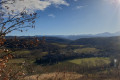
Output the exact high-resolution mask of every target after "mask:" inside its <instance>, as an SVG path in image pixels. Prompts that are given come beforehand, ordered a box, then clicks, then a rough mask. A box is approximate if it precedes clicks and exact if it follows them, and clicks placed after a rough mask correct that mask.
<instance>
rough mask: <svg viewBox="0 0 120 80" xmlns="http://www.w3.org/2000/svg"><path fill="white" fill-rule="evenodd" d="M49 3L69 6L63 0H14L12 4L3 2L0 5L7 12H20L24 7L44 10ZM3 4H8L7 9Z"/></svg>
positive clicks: (31, 9)
mask: <svg viewBox="0 0 120 80" xmlns="http://www.w3.org/2000/svg"><path fill="white" fill-rule="evenodd" d="M2 1H4V0H2ZM11 1H12V0H11ZM50 5H56V6H59V5H66V6H69V3H67V2H66V1H65V0H24V1H20V0H16V1H15V3H14V4H3V5H2V6H3V8H4V9H5V10H6V11H8V12H9V11H11V10H14V11H15V12H21V11H23V9H24V8H26V10H27V11H28V12H34V11H36V10H45V9H46V8H47V7H49V6H50ZM5 6H8V7H9V9H6V8H5Z"/></svg>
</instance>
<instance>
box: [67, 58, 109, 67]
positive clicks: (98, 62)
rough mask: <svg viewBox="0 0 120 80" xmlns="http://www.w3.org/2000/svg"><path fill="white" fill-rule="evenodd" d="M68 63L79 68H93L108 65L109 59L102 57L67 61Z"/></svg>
mask: <svg viewBox="0 0 120 80" xmlns="http://www.w3.org/2000/svg"><path fill="white" fill-rule="evenodd" d="M68 62H71V63H74V64H78V65H81V66H88V67H94V66H102V65H108V64H110V59H109V58H103V57H100V58H99V57H96V58H83V59H74V60H69V61H68Z"/></svg>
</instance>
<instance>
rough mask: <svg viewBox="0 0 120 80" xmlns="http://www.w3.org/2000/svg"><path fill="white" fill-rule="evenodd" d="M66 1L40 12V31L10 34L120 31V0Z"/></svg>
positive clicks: (67, 33)
mask: <svg viewBox="0 0 120 80" xmlns="http://www.w3.org/2000/svg"><path fill="white" fill-rule="evenodd" d="M112 1H114V0H66V2H67V3H68V4H69V5H67V6H66V5H50V6H48V7H47V8H45V9H44V10H37V12H38V13H39V14H38V15H39V16H40V17H39V18H37V19H36V28H35V29H29V30H28V31H27V32H22V33H21V32H17V31H14V32H12V33H11V34H9V35H26V36H29V35H79V34H97V33H103V32H111V33H113V32H117V31H120V1H118V2H114V3H112Z"/></svg>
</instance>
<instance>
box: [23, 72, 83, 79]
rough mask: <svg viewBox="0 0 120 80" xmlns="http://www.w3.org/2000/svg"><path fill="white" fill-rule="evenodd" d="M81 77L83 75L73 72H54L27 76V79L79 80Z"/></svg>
mask: <svg viewBox="0 0 120 80" xmlns="http://www.w3.org/2000/svg"><path fill="white" fill-rule="evenodd" d="M81 77H82V75H80V74H77V73H73V72H54V73H46V74H41V75H32V76H27V77H26V78H25V80H77V79H79V78H81Z"/></svg>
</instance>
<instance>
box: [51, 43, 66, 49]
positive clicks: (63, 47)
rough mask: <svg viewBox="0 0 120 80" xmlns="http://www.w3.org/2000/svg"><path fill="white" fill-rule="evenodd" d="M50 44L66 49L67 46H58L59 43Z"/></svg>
mask: <svg viewBox="0 0 120 80" xmlns="http://www.w3.org/2000/svg"><path fill="white" fill-rule="evenodd" d="M51 44H52V45H56V46H58V47H61V48H65V47H67V45H65V44H59V43H51Z"/></svg>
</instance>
